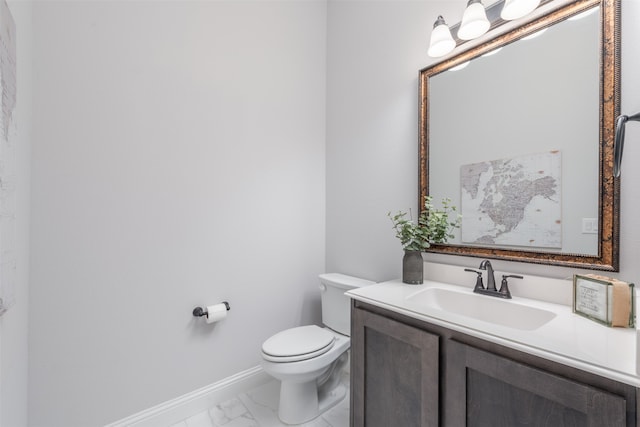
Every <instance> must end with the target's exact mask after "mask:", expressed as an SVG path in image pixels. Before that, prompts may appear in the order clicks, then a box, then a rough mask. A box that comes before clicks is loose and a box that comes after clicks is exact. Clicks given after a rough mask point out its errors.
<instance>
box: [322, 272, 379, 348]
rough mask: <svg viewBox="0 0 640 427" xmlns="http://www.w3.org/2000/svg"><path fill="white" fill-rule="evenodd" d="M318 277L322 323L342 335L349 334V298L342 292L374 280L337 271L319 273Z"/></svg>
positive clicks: (370, 283) (367, 284)
mask: <svg viewBox="0 0 640 427" xmlns="http://www.w3.org/2000/svg"><path fill="white" fill-rule="evenodd" d="M319 277H320V291H321V293H320V295H321V298H322V323H323V324H324V325H325V326H327V327H329V328H331V329H333V330H334V331H336V332H339V333H341V334H342V335H346V336H351V298H349V297H348V296H346V295H345V294H344V293H345V292H347V291H349V290H351V289H355V288H360V287H362V286H369V285H373V284H374V283H375V282H372V281H370V280H365V279H360V278H358V277H353V276H346V275H344V274H339V273H327V274H321V275H320V276H319Z"/></svg>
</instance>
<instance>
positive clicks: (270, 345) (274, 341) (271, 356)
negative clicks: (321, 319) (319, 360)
mask: <svg viewBox="0 0 640 427" xmlns="http://www.w3.org/2000/svg"><path fill="white" fill-rule="evenodd" d="M334 341H335V336H334V335H333V334H332V333H331V332H329V331H328V330H326V329H323V328H320V327H318V326H316V325H309V326H299V327H297V328H292V329H287V330H286V331H282V332H278V333H277V334H275V335H274V336H272V337H271V338H269V339H268V340H266V341H265V342H264V344H262V352H263V353H264V355H265V357H266V358H267V359H268V360H278V361H281V362H295V361H298V360H305V359H310V358H312V357H316V356H319V355H321V354H323V353H326V352H327V351H329V349H330V348H331V347H332V346H333V343H334Z"/></svg>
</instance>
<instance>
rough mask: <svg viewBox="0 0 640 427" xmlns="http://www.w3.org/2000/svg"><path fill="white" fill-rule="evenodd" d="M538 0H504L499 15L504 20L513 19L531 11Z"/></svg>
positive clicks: (538, 2) (536, 5) (537, 3)
mask: <svg viewBox="0 0 640 427" xmlns="http://www.w3.org/2000/svg"><path fill="white" fill-rule="evenodd" d="M539 4H540V0H505V2H504V6H503V7H502V12H500V17H501V18H502V19H504V20H505V21H513V20H514V19H518V18H522V17H523V16H525V15H528V14H529V13H531V12H533V11H534V10H535V9H536V7H538V5H539Z"/></svg>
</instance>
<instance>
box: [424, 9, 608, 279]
mask: <svg viewBox="0 0 640 427" xmlns="http://www.w3.org/2000/svg"><path fill="white" fill-rule="evenodd" d="M596 6H600V126H599V128H600V131H599V139H600V149H599V174H598V180H599V187H600V188H599V202H598V213H599V217H598V225H599V229H598V232H599V239H598V254H597V255H584V254H574V253H557V252H536V251H535V250H528V249H527V250H512V249H505V248H495V247H491V246H481V245H473V246H466V245H462V244H461V245H457V244H446V245H432V246H431V248H429V249H427V250H426V251H427V252H433V253H441V254H450V255H462V256H473V257H482V258H495V259H504V260H510V261H520V262H530V263H539V264H550V265H560V266H566V267H577V268H585V269H596V270H607V271H618V269H619V266H618V258H619V256H618V255H619V252H618V251H619V247H618V241H619V215H618V213H619V198H620V183H619V178H614V174H613V157H614V132H615V119H616V117H617V116H618V114H619V108H620V102H619V100H620V90H619V86H620V78H619V74H620V0H577V1H575V2H572V3H570V4H568V5H566V6H564V7H562V8H560V9H558V10H555V11H552V12H550V13H548V14H547V15H545V16H542V17H540V18H538V19H536V20H534V21H532V22H529V23H526V24H525V25H523V26H521V27H518V28H516V29H514V30H511V31H509V32H507V33H505V34H502V35H498V36H497V37H495V38H493V39H491V40H489V41H487V42H485V43H483V44H481V45H479V46H477V47H474V48H471V49H469V50H467V51H464V52H462V53H460V54H458V55H456V56H454V57H452V58H450V59H446V60H444V61H443V62H440V63H438V64H435V65H433V66H431V67H428V68H425V69H423V70H421V71H420V76H419V77H420V82H419V83H420V92H419V95H420V117H419V121H420V129H419V138H420V182H419V184H420V199H419V206H422V204H423V200H424V197H425V196H427V195H429V79H430V77H432V76H435V75H436V74H439V73H441V72H443V71H446V70H448V69H450V68H452V67H455V66H457V65H460V64H463V63H465V62H466V61H469V60H471V59H473V58H476V57H478V56H480V55H483V54H485V53H487V52H489V51H491V50H493V49H496V48H498V47H501V46H504V45H507V44H510V43H512V42H514V41H516V40H519V39H520V38H522V37H525V36H527V35H530V34H533V33H535V32H537V31H539V30H541V29H544V28H547V27H549V26H552V25H554V24H556V23H559V22H561V21H563V20H565V19H566V18H567V17H569V16H573V15H577V14H579V13H581V12H584V11H586V10H587V9H590V8H592V7H596ZM567 55H571V52H570V51H567Z"/></svg>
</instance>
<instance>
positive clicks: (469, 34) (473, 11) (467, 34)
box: [458, 0, 491, 40]
mask: <svg viewBox="0 0 640 427" xmlns="http://www.w3.org/2000/svg"><path fill="white" fill-rule="evenodd" d="M490 26H491V24H490V23H489V20H488V19H487V12H486V11H485V9H484V5H483V4H482V2H481V1H480V0H469V3H468V4H467V8H466V9H465V11H464V15H462V22H461V23H460V28H459V29H458V38H459V39H461V40H473V39H475V38H478V37H480V36H481V35H483V34H484V33H486V32H487V31H488V30H489V27H490Z"/></svg>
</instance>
